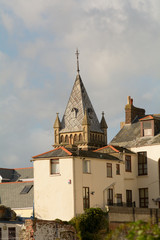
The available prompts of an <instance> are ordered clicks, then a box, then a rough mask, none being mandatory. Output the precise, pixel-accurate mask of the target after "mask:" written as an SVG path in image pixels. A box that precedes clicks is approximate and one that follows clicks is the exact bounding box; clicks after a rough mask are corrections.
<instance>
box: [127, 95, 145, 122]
mask: <svg viewBox="0 0 160 240" xmlns="http://www.w3.org/2000/svg"><path fill="white" fill-rule="evenodd" d="M144 116H145V110H144V109H142V108H136V107H134V106H133V98H131V97H130V96H128V97H127V105H126V106H125V124H131V123H132V122H133V120H134V119H135V118H136V117H138V118H142V117H144Z"/></svg>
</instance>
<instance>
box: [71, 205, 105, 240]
mask: <svg viewBox="0 0 160 240" xmlns="http://www.w3.org/2000/svg"><path fill="white" fill-rule="evenodd" d="M70 224H72V225H73V226H74V227H75V228H76V231H77V235H78V237H79V239H82V240H99V239H104V235H105V234H106V232H107V230H108V221H107V213H106V212H103V211H102V210H101V209H100V208H90V209H86V210H85V213H83V214H81V215H80V216H78V217H75V218H73V219H72V220H71V221H70Z"/></svg>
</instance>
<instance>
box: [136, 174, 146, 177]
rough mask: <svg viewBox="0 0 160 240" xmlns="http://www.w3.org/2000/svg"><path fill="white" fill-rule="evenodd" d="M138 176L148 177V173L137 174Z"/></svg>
mask: <svg viewBox="0 0 160 240" xmlns="http://www.w3.org/2000/svg"><path fill="white" fill-rule="evenodd" d="M137 177H148V174H142V175H137Z"/></svg>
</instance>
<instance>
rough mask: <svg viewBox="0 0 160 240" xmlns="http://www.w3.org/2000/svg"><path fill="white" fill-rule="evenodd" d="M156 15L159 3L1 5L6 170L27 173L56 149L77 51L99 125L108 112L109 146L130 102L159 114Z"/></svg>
mask: <svg viewBox="0 0 160 240" xmlns="http://www.w3.org/2000/svg"><path fill="white" fill-rule="evenodd" d="M159 8H160V2H159V0H154V1H152V0H146V1H142V0H134V1H133V0H115V1H110V0H99V1H97V0H92V1H91V0H85V1H84V0H82V1H77V0H68V1H64V2H62V1H58V0H32V1H31V0H28V1H26V0H12V1H10V0H1V2H0V9H1V10H0V13H1V14H0V15H1V17H0V19H1V25H0V37H1V39H4V41H3V42H2V41H1V42H2V44H1V46H0V62H1V64H0V72H1V81H0V87H1V90H0V91H1V95H0V96H1V97H0V109H1V112H2V114H1V120H0V134H1V139H0V141H1V143H2V144H1V146H2V149H1V158H2V159H3V161H2V162H3V163H2V164H3V166H9V165H10V164H11V165H14V164H15V165H16V167H21V166H25V165H26V163H28V164H29V162H28V159H29V158H30V157H31V156H32V155H34V154H38V153H41V152H43V151H45V149H46V150H47V149H48V145H50V147H51V145H52V144H53V132H52V125H53V122H54V120H55V113H56V112H60V118H62V116H63V113H64V110H65V107H66V104H67V101H68V98H69V94H70V92H71V88H72V86H73V82H74V79H75V75H76V58H75V55H74V53H75V50H76V48H77V47H78V48H79V50H80V74H81V76H82V79H83V82H84V85H85V87H86V90H87V92H88V94H89V96H90V98H91V101H92V103H93V106H94V108H95V110H96V112H97V115H98V117H99V119H100V118H101V112H102V111H103V110H104V111H105V116H106V121H107V123H108V126H109V129H108V133H109V134H108V135H109V139H111V138H112V137H113V136H114V135H115V134H116V133H117V131H118V130H119V122H120V121H123V120H124V106H125V104H126V101H127V96H128V95H131V97H133V98H134V104H135V106H137V107H143V108H147V109H146V110H147V112H150V113H152V112H154V111H155V113H156V112H158V111H159V105H158V102H159V101H160V96H159V94H158V93H159V91H160V84H159V78H160V73H159V62H160V57H159V52H160V45H159V42H160V13H159ZM50 139H52V140H50ZM51 142H52V143H51ZM6 149H7V152H6ZM8 149H9V150H8ZM6 157H7V159H8V162H6V161H5V159H6ZM18 164H19V166H18Z"/></svg>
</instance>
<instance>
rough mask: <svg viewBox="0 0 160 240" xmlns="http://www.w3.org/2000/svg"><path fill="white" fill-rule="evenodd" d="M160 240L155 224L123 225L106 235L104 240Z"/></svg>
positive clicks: (159, 231)
mask: <svg viewBox="0 0 160 240" xmlns="http://www.w3.org/2000/svg"><path fill="white" fill-rule="evenodd" d="M117 239H123V240H160V228H159V227H158V225H157V224H151V223H144V222H142V221H137V222H135V223H130V224H123V225H121V226H119V227H118V228H116V229H115V230H114V231H112V232H111V233H110V234H108V236H107V238H106V240H117Z"/></svg>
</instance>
